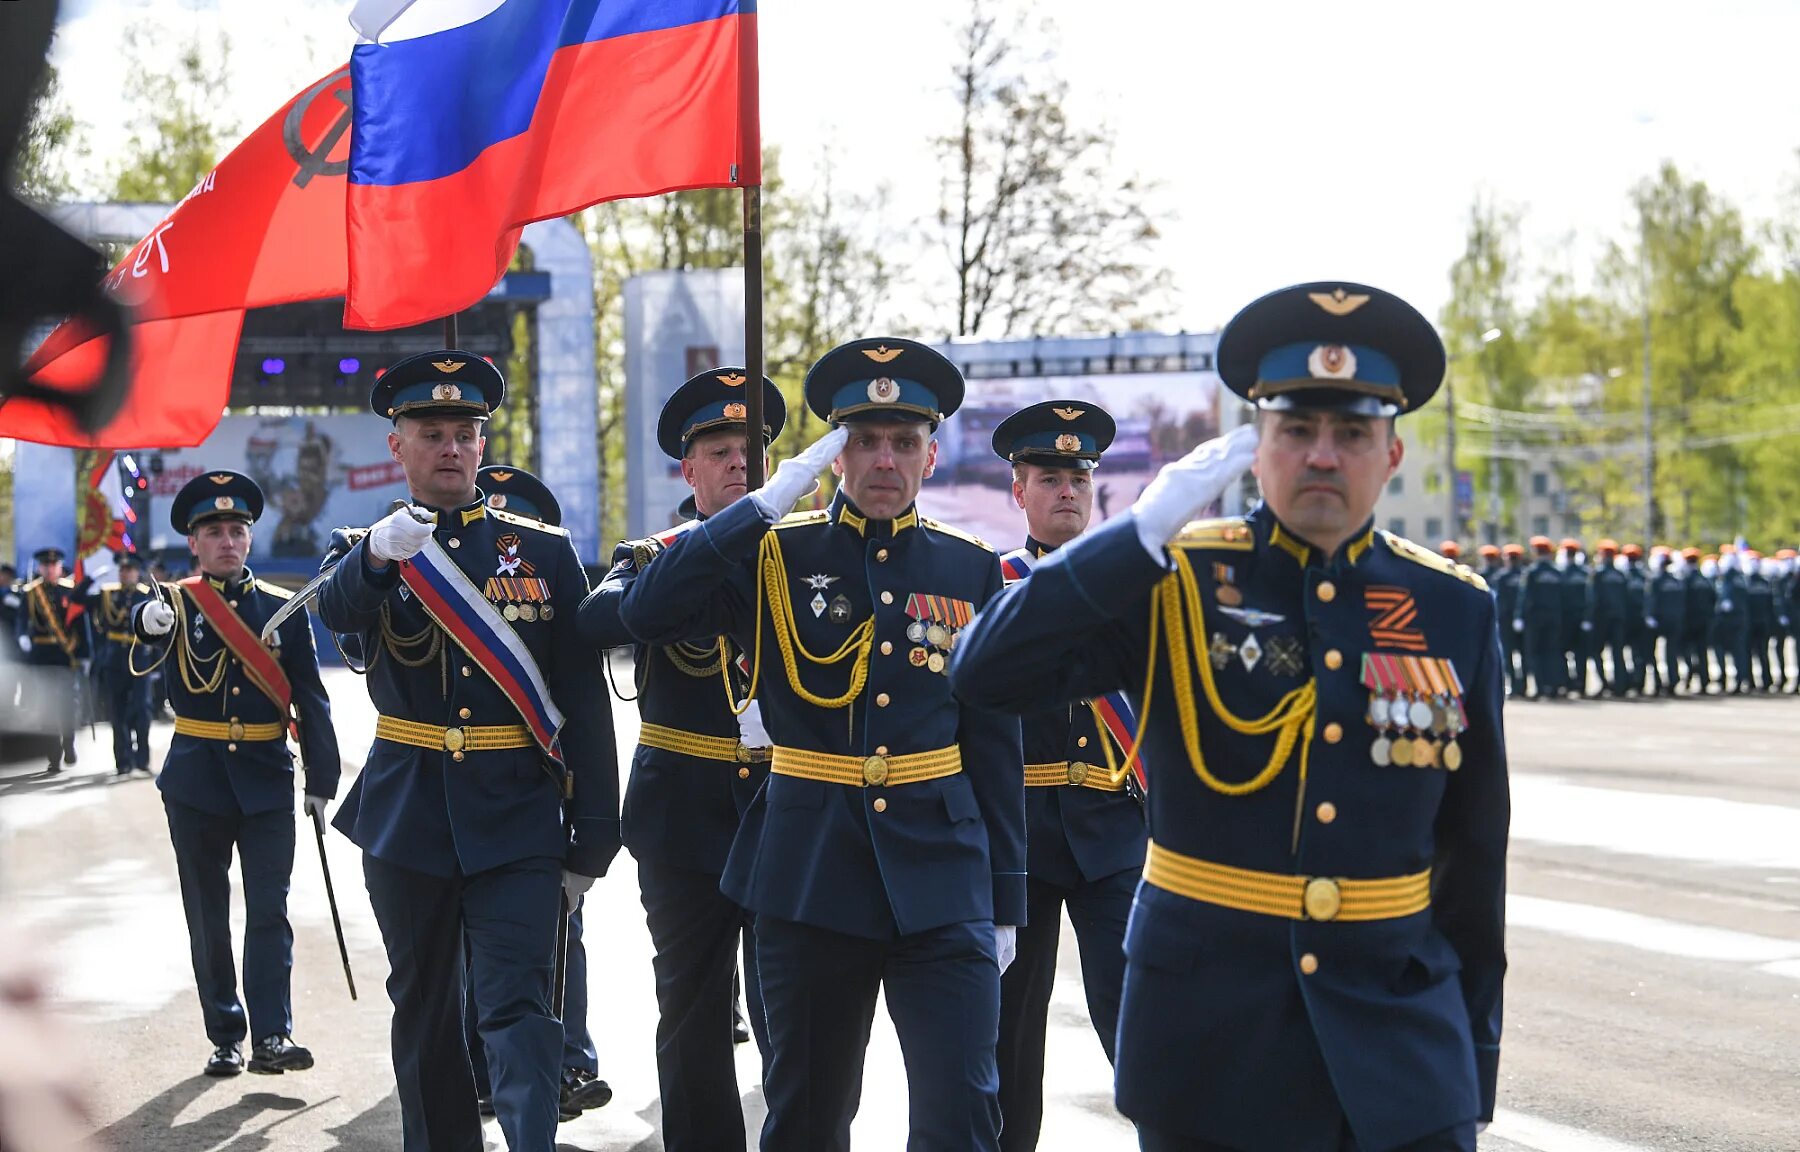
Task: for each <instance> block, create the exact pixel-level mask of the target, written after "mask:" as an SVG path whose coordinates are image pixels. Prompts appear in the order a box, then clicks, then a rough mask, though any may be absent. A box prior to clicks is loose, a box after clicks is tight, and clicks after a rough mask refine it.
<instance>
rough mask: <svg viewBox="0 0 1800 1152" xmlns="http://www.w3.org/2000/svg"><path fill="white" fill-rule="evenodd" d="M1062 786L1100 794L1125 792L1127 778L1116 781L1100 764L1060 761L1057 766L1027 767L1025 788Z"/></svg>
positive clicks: (1037, 765) (1030, 765) (1038, 765)
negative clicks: (1090, 790) (1090, 789)
mask: <svg viewBox="0 0 1800 1152" xmlns="http://www.w3.org/2000/svg"><path fill="white" fill-rule="evenodd" d="M1061 784H1073V785H1074V786H1076V787H1077V788H1092V789H1094V790H1095V791H1098V792H1123V791H1125V777H1123V776H1121V777H1119V778H1118V779H1117V780H1114V779H1113V778H1112V774H1111V773H1110V772H1108V771H1107V770H1106V769H1105V768H1102V767H1101V766H1100V765H1098V764H1085V763H1083V762H1082V761H1080V760H1060V761H1058V762H1057V763H1055V764H1027V765H1025V787H1027V788H1054V787H1057V786H1058V785H1061Z"/></svg>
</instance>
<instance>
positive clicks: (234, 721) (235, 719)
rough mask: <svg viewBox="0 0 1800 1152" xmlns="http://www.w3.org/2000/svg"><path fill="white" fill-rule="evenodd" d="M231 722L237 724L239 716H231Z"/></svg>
mask: <svg viewBox="0 0 1800 1152" xmlns="http://www.w3.org/2000/svg"><path fill="white" fill-rule="evenodd" d="M231 722H232V723H233V724H236V723H237V722H238V718H237V717H236V716H233V717H232V718H231Z"/></svg>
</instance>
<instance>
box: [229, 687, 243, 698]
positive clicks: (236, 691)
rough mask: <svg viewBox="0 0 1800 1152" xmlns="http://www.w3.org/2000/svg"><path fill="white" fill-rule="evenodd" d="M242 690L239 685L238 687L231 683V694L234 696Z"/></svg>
mask: <svg viewBox="0 0 1800 1152" xmlns="http://www.w3.org/2000/svg"><path fill="white" fill-rule="evenodd" d="M242 691H243V689H242V688H239V687H238V686H237V685H236V684H233V685H232V686H231V694H232V695H233V696H236V695H237V694H238V693H239V692H242Z"/></svg>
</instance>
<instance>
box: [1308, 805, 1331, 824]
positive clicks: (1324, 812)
mask: <svg viewBox="0 0 1800 1152" xmlns="http://www.w3.org/2000/svg"><path fill="white" fill-rule="evenodd" d="M1313 814H1314V815H1316V816H1317V817H1318V818H1319V823H1321V824H1329V823H1331V822H1332V821H1333V820H1336V819H1337V805H1336V804H1333V803H1332V802H1331V801H1329V800H1327V801H1325V802H1324V803H1323V804H1320V805H1319V807H1318V808H1317V809H1316V810H1315V812H1314V813H1313Z"/></svg>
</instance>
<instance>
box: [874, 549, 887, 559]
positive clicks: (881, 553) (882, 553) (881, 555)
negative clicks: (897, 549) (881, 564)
mask: <svg viewBox="0 0 1800 1152" xmlns="http://www.w3.org/2000/svg"><path fill="white" fill-rule="evenodd" d="M875 559H877V560H886V559H887V549H886V548H882V549H879V550H877V551H876V553H875Z"/></svg>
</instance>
